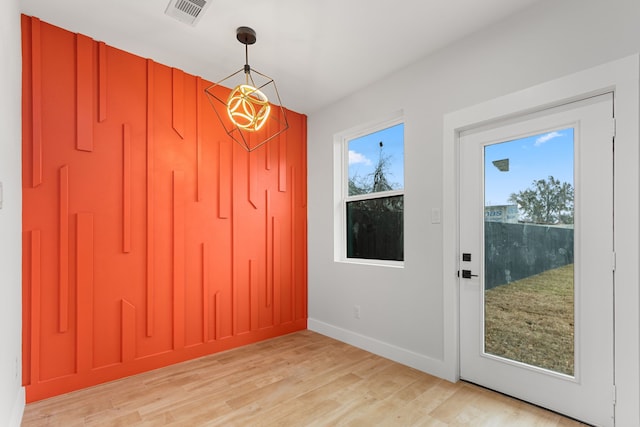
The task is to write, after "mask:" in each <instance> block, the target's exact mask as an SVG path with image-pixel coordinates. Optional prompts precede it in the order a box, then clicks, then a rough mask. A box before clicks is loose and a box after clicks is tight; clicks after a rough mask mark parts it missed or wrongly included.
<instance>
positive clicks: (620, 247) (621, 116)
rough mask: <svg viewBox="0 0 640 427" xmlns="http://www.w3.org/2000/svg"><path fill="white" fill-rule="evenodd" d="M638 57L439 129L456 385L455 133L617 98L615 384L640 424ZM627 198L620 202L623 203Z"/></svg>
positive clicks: (447, 359)
mask: <svg viewBox="0 0 640 427" xmlns="http://www.w3.org/2000/svg"><path fill="white" fill-rule="evenodd" d="M639 77H640V55H632V56H629V57H626V58H622V59H619V60H617V61H613V62H609V63H606V64H603V65H599V66H597V67H594V68H590V69H588V70H585V71H580V72H577V73H575V74H571V75H569V76H565V77H562V78H559V79H556V80H552V81H550V82H547V83H543V84H540V85H537V86H534V87H531V88H528V89H525V90H522V91H519V92H515V93H512V94H509V95H505V96H502V97H499V98H496V99H492V100H490V101H486V102H483V103H481V104H477V105H474V106H470V107H467V108H464V109H462V110H459V111H455V112H452V113H449V114H446V115H445V116H444V123H443V132H444V133H443V147H442V152H443V158H442V160H443V171H444V172H443V188H442V190H443V206H442V218H443V221H442V227H443V287H444V289H443V304H444V319H443V321H444V348H443V362H444V365H445V366H444V371H445V372H446V378H447V379H448V380H450V381H454V382H455V381H458V380H459V379H460V357H459V354H460V353H459V352H460V345H459V331H460V329H459V327H460V326H459V315H460V312H459V280H460V279H459V278H458V277H457V272H458V269H459V264H460V263H459V232H458V230H459V215H458V212H459V207H458V200H459V194H460V192H459V173H458V172H459V168H458V162H459V137H458V136H459V134H460V132H462V131H464V130H467V129H471V128H476V127H481V126H484V125H487V124H491V123H493V122H498V121H505V120H509V119H512V118H515V117H518V116H522V115H526V114H529V113H532V112H535V111H539V110H544V109H547V108H551V107H554V106H559V105H563V104H566V103H569V102H573V101H577V100H580V99H583V98H587V97H590V96H593V95H599V94H602V93H605V92H611V91H613V92H614V109H615V117H616V121H615V126H616V136H615V151H614V194H615V195H616V196H615V200H614V212H615V213H616V214H615V218H614V251H615V252H616V270H615V277H614V325H615V330H614V352H615V355H614V366H615V370H614V378H615V384H616V388H615V389H614V390H612V399H614V398H615V400H616V407H615V418H616V422H617V424H618V425H640V411H639V410H638V408H637V402H638V401H639V400H640V363H639V362H638V361H639V360H640V290H639V289H638V282H639V281H640V269H639V268H638V260H639V259H640V239H639V237H638V236H640V130H639V118H640V83H639ZM623 195H624V197H622V196H623Z"/></svg>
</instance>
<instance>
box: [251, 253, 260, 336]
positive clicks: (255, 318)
mask: <svg viewBox="0 0 640 427" xmlns="http://www.w3.org/2000/svg"><path fill="white" fill-rule="evenodd" d="M257 289H258V263H257V262H256V261H255V260H253V259H250V260H249V316H250V318H249V323H250V325H251V330H252V331H255V330H257V329H258V328H259V326H260V324H259V319H260V312H259V308H260V304H259V303H258V292H257Z"/></svg>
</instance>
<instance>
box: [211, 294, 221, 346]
mask: <svg viewBox="0 0 640 427" xmlns="http://www.w3.org/2000/svg"><path fill="white" fill-rule="evenodd" d="M213 321H214V324H213V331H214V334H213V339H214V340H218V339H220V338H221V337H220V291H218V292H216V293H215V294H213Z"/></svg>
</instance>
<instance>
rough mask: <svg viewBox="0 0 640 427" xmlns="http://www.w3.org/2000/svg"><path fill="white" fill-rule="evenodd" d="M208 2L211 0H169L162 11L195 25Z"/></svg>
mask: <svg viewBox="0 0 640 427" xmlns="http://www.w3.org/2000/svg"><path fill="white" fill-rule="evenodd" d="M209 3H211V0H171V1H170V2H169V5H168V6H167V9H166V10H165V11H164V13H165V15H169V16H171V17H172V18H175V19H177V20H178V21H180V22H184V23H185V24H189V25H191V26H194V27H195V25H196V24H197V23H198V21H199V20H200V18H202V15H204V11H205V9H206V8H207V7H208V6H209Z"/></svg>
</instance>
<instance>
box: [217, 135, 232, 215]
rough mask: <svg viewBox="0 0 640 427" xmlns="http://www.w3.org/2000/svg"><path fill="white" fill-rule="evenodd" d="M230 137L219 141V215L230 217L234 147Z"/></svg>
mask: <svg viewBox="0 0 640 427" xmlns="http://www.w3.org/2000/svg"><path fill="white" fill-rule="evenodd" d="M231 144H233V142H231V141H230V140H229V139H225V140H222V141H219V142H218V147H219V150H220V155H219V157H218V158H219V163H218V217H219V218H229V217H230V216H231V174H232V169H231V162H232V159H233V158H232V148H233V146H232V145H231Z"/></svg>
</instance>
